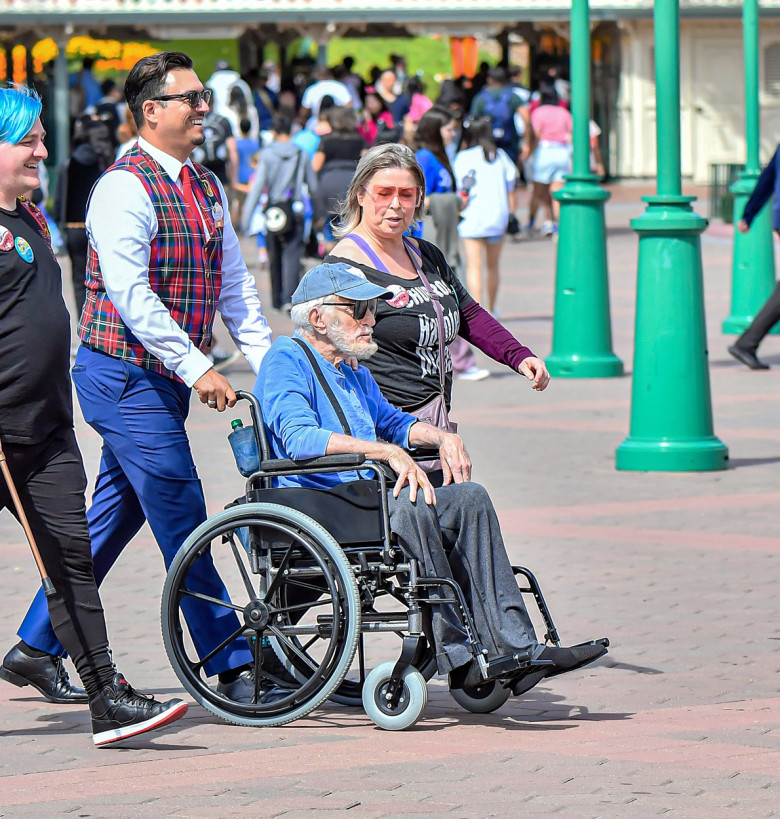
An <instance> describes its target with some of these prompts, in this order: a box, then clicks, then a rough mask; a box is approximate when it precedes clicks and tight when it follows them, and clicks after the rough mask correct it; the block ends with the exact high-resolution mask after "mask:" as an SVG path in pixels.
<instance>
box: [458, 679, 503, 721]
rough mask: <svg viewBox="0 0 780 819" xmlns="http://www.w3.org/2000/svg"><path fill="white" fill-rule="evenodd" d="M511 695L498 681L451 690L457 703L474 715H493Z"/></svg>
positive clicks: (487, 681) (488, 681)
mask: <svg viewBox="0 0 780 819" xmlns="http://www.w3.org/2000/svg"><path fill="white" fill-rule="evenodd" d="M510 693H511V692H510V691H509V689H508V688H505V687H504V686H503V685H501V683H500V682H499V681H498V680H486V681H485V682H484V683H482V684H481V685H474V686H469V687H468V688H451V689H450V694H452V698H453V699H454V700H455V702H457V703H458V705H459V706H460V707H461V708H464V709H465V710H466V711H470V712H471V713H472V714H490V713H492V712H493V711H495V710H496V709H498V708H500V707H501V706H502V705H503V704H504V703H505V702H506V701H507V700H508V699H509V695H510Z"/></svg>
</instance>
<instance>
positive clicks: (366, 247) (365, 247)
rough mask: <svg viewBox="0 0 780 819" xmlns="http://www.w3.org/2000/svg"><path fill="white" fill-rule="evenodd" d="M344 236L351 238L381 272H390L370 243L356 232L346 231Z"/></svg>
mask: <svg viewBox="0 0 780 819" xmlns="http://www.w3.org/2000/svg"><path fill="white" fill-rule="evenodd" d="M344 238H345V239H352V241H353V242H354V243H355V244H356V245H357V246H358V247H359V248H360V249H361V250H362V251H363V253H365V254H366V256H368V258H369V259H371V263H372V264H373V265H374V267H375V268H376V269H377V270H381V271H382V273H387V274H389V273H390V271H389V270H388V269H387V267H386V266H385V265H384V263H383V262H382V260H381V259H380V258H379V256H377V255H376V253H374V251H373V249H372V247H371V245H370V244H369V243H368V242H367V241H366V240H365V239H364V238H363V237H362V236H358V234H357V233H348V234H347V235H346V236H345V237H344Z"/></svg>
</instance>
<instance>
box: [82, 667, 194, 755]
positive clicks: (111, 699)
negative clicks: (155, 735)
mask: <svg viewBox="0 0 780 819" xmlns="http://www.w3.org/2000/svg"><path fill="white" fill-rule="evenodd" d="M89 710H90V712H91V713H92V741H93V742H94V743H95V745H97V746H98V747H99V748H100V747H103V746H105V745H110V744H111V743H112V742H119V741H120V740H122V739H129V738H130V737H134V736H138V734H143V733H145V732H146V731H152V730H154V729H155V728H162V726H163V725H168V724H170V723H171V722H176V720H177V719H181V717H183V716H184V715H185V714H186V713H187V703H186V702H184V701H183V700H168V702H157V700H156V699H155V698H154V697H151V696H149V695H147V694H139V693H138V692H137V691H135V690H134V689H133V688H132V686H131V685H130V683H128V682H127V680H126V679H125V678H124V677H123V676H122V675H121V674H114V679H113V682H112V683H111V685H107V686H106V687H105V688H104V689H103V690H102V691H101V692H100V693H99V694H98V695H97V697H95V698H94V699H93V700H91V701H90V703H89Z"/></svg>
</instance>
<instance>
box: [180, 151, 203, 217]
mask: <svg viewBox="0 0 780 819" xmlns="http://www.w3.org/2000/svg"><path fill="white" fill-rule="evenodd" d="M192 176H193V174H192V168H190V166H189V165H182V166H181V172H180V174H179V181H180V182H181V192H182V196H183V197H184V203H185V204H186V205H187V215H188V216H191V217H192V218H194V219H195V224H196V225H197V226H198V228H200V229H201V230H202V229H203V219H202V216H201V213H200V205H199V204H198V200H197V199H196V198H195V191H193V190H192Z"/></svg>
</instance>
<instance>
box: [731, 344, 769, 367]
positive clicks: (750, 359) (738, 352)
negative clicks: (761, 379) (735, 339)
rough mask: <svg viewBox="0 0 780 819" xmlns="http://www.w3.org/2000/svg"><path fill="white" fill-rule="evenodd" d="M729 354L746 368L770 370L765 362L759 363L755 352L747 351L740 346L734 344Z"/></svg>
mask: <svg viewBox="0 0 780 819" xmlns="http://www.w3.org/2000/svg"><path fill="white" fill-rule="evenodd" d="M729 352H730V353H731V355H733V356H734V358H736V359H737V361H741V362H742V363H743V364H744V365H745V366H746V367H750V369H751V370H768V369H769V364H764V362H763V361H759V360H758V358H756V354H755V352H754V351H752V350H746V349H745V348H744V347H740V346H739V344H732V345H731V347H729Z"/></svg>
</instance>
